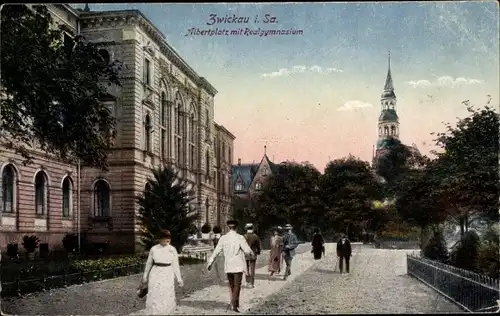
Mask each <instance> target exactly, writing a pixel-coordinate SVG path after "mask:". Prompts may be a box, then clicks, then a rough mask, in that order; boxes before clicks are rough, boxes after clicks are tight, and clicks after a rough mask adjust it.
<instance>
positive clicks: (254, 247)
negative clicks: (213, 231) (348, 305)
mask: <svg viewBox="0 0 500 316" xmlns="http://www.w3.org/2000/svg"><path fill="white" fill-rule="evenodd" d="M237 225H238V222H237V221H235V220H229V221H227V227H228V229H229V231H228V232H227V233H226V234H224V235H222V236H221V237H220V238H219V239H218V240H217V243H216V246H215V249H214V251H213V253H212V255H211V256H210V258H209V259H208V262H207V269H208V270H211V269H212V266H213V264H214V262H215V260H216V258H217V256H218V255H219V254H221V253H223V254H224V272H225V273H226V277H227V280H228V283H229V295H230V300H231V303H230V305H229V306H228V308H230V309H232V310H233V311H235V312H239V301H240V291H241V284H242V281H243V274H245V276H246V282H247V286H248V287H250V288H253V287H254V286H255V267H256V262H257V258H258V256H259V255H260V253H261V241H260V238H259V236H257V234H256V233H255V232H254V230H253V225H252V224H250V223H249V224H246V226H245V228H246V231H247V232H246V234H245V235H240V234H238V233H237V232H236V227H237ZM284 230H285V232H284V233H283V229H282V228H281V227H277V228H275V229H274V230H273V234H272V236H271V238H270V250H269V260H268V269H267V270H268V272H269V275H268V279H269V280H271V278H272V277H273V276H274V275H276V274H280V273H281V267H282V261H284V262H285V265H286V268H285V272H284V274H283V279H284V280H286V279H287V278H288V276H290V275H291V273H292V271H291V268H292V261H293V258H294V256H295V249H296V248H297V246H298V244H299V242H298V239H297V236H296V235H295V234H294V233H293V232H292V230H293V227H292V226H291V225H290V224H287V225H286V226H285V229H284ZM162 234H163V236H162V238H161V239H160V241H159V243H158V244H157V245H155V246H153V247H152V248H151V250H150V251H149V256H148V259H147V262H146V267H145V271H144V274H143V277H142V281H141V284H140V286H139V289H138V295H139V297H144V296H146V295H147V298H146V310H145V312H146V313H147V314H148V315H168V314H170V313H172V312H173V311H174V309H175V307H176V301H175V287H174V285H175V279H176V280H177V283H178V284H179V286H181V287H182V286H183V284H184V283H183V281H182V276H181V273H180V268H179V256H178V253H177V250H176V249H175V248H174V247H173V246H172V245H170V242H171V240H172V237H171V234H170V232H169V231H168V230H164V231H162ZM324 243H325V241H324V239H323V236H321V233H320V232H319V230H316V231H315V234H314V236H313V240H312V251H311V252H312V253H313V254H314V258H315V259H321V256H322V255H324V254H325V247H324ZM337 256H338V257H339V268H340V272H341V273H342V268H343V261H345V262H346V272H347V273H349V258H350V256H351V245H350V242H349V240H348V239H347V236H345V235H344V236H343V237H342V238H341V240H340V241H339V242H338V243H337Z"/></svg>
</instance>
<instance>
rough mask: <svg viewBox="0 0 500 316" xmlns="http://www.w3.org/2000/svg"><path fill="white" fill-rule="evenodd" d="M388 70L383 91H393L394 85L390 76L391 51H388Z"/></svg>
mask: <svg viewBox="0 0 500 316" xmlns="http://www.w3.org/2000/svg"><path fill="white" fill-rule="evenodd" d="M388 65H389V67H388V70H387V78H386V79H385V85H384V91H394V84H393V83H392V75H391V51H390V50H389V57H388Z"/></svg>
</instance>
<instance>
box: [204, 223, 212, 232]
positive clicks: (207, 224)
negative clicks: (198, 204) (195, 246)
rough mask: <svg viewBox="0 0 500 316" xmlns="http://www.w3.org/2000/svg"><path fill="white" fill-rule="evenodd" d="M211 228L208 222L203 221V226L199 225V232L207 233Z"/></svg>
mask: <svg viewBox="0 0 500 316" xmlns="http://www.w3.org/2000/svg"><path fill="white" fill-rule="evenodd" d="M211 228H212V227H210V224H209V223H205V224H203V226H201V232H202V233H203V234H208V233H210V230H211Z"/></svg>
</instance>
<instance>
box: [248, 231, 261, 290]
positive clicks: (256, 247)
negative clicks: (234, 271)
mask: <svg viewBox="0 0 500 316" xmlns="http://www.w3.org/2000/svg"><path fill="white" fill-rule="evenodd" d="M245 228H246V229H247V233H246V234H245V239H246V241H247V243H248V245H249V246H250V249H252V251H253V254H250V255H246V256H245V259H246V261H247V274H246V281H247V286H248V287H250V288H253V287H254V285H255V264H256V262H257V256H258V255H260V239H259V236H257V234H256V233H254V231H253V224H251V223H248V224H246V225H245Z"/></svg>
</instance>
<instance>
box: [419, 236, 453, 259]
mask: <svg viewBox="0 0 500 316" xmlns="http://www.w3.org/2000/svg"><path fill="white" fill-rule="evenodd" d="M423 255H424V257H426V258H429V259H431V260H436V261H439V262H443V263H447V262H448V259H449V254H448V248H447V246H446V241H445V240H444V237H443V232H442V231H441V230H440V229H436V230H434V234H433V235H432V237H431V239H430V240H429V242H428V243H427V245H426V246H425V247H424V249H423Z"/></svg>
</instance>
